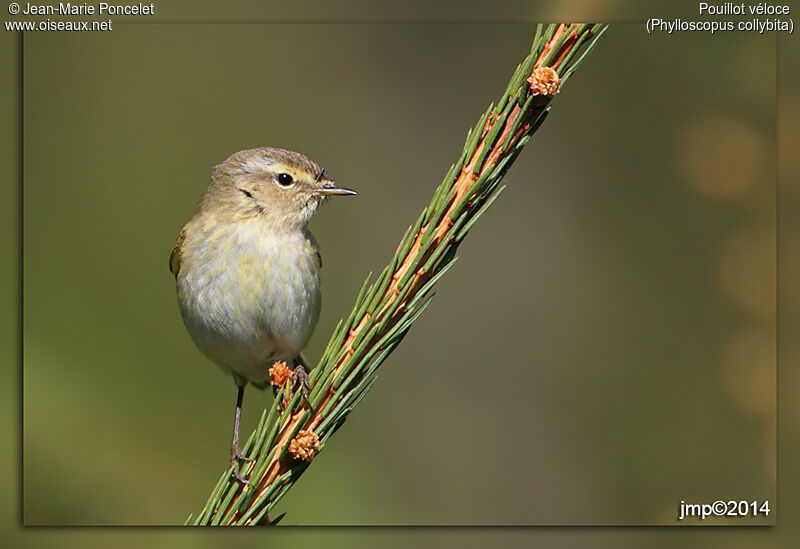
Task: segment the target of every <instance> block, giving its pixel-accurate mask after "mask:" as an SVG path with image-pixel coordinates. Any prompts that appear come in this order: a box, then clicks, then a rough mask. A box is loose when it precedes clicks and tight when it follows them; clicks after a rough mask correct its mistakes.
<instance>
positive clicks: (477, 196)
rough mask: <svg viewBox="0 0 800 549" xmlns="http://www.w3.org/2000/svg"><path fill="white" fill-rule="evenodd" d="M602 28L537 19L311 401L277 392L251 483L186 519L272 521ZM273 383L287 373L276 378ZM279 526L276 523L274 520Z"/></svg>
mask: <svg viewBox="0 0 800 549" xmlns="http://www.w3.org/2000/svg"><path fill="white" fill-rule="evenodd" d="M605 30H606V26H605V25H601V24H595V25H590V24H560V25H555V24H553V25H547V26H544V25H538V26H537V29H536V35H535V37H534V41H533V46H532V48H531V52H530V54H529V55H528V56H527V57H526V58H525V60H524V61H523V62H522V63H521V64H520V65H518V66H517V69H516V71H514V74H513V76H512V77H511V81H510V83H509V84H508V87H507V89H506V90H505V92H504V93H503V95H502V97H501V98H500V101H499V102H498V104H497V105H496V106H494V105H493V106H490V107H489V109H488V110H487V111H486V112H485V113H484V114H483V116H481V118H480V119H479V120H478V123H477V125H476V126H475V128H473V129H472V130H470V131H469V132H468V133H467V140H466V144H465V146H464V149H463V152H462V154H461V157H460V158H459V159H458V162H456V163H455V164H453V165H452V166H451V167H450V170H449V171H448V172H447V175H446V176H445V178H444V181H443V182H442V184H441V185H439V187H438V188H437V189H436V191H435V192H434V194H433V198H432V199H431V202H430V204H428V206H427V207H426V208H425V209H424V210H422V214H420V216H419V218H418V219H417V221H416V223H414V224H413V225H411V226H410V227H409V228H408V230H407V231H406V234H405V235H404V236H403V239H402V240H401V241H400V244H399V245H398V247H397V250H396V252H395V254H394V257H392V260H391V261H390V262H389V265H388V266H386V268H384V269H383V271H381V273H380V275H379V276H378V277H377V279H376V280H375V281H374V282H372V283H370V280H371V278H372V277H371V275H370V276H368V277H367V280H366V281H365V282H364V285H363V287H362V288H361V292H360V293H359V295H358V298H357V299H356V303H355V305H354V307H353V311H352V312H351V313H350V316H349V317H348V318H347V319H346V320H343V321H340V322H339V324H338V325H337V327H336V330H335V331H334V333H333V336H332V337H331V339H330V341H329V343H328V345H327V347H326V349H325V351H324V352H323V354H322V358H320V360H319V363H318V364H317V367H316V368H314V370H313V371H312V372H311V375H310V384H311V390H310V395H309V400H310V402H311V408H309V407H308V405H307V404H306V403H305V402H303V400H302V399H301V395H300V391H297V394H295V395H294V397H293V398H292V399H291V401H289V402H281V399H280V398H278V397H276V398H275V400H274V402H273V404H272V407H271V408H269V410H264V413H263V414H262V416H261V420H260V422H259V423H258V426H257V428H256V430H255V431H254V432H253V433H252V434H251V435H250V438H249V439H248V441H247V443H246V444H245V445H244V446H243V451H244V453H245V454H246V455H249V456H252V457H254V460H253V461H252V462H246V463H244V464H243V465H241V471H240V472H241V474H242V475H243V476H244V477H245V478H248V479H249V481H250V485H248V486H243V485H242V484H240V483H239V482H237V481H236V480H235V479H234V478H233V477H232V476H231V470H230V469H228V470H227V471H225V472H224V473H223V474H222V476H221V477H220V479H219V481H218V482H217V484H216V486H215V487H214V489H213V490H212V492H211V495H210V496H209V498H208V501H207V502H206V505H205V507H204V508H203V510H202V511H201V512H200V514H199V515H198V516H197V517H196V518H195V519H193V520H192V517H191V516H190V517H189V519H188V520H187V523H190V524H195V525H257V524H267V523H268V522H269V520H268V519H267V513H268V512H269V511H270V510H271V509H272V508H273V507H274V506H275V504H276V503H277V502H278V501H279V500H280V498H281V497H282V496H283V495H284V494H285V493H286V492H287V491H288V490H289V489H290V488H291V487H292V486H293V485H294V483H295V481H296V480H297V479H298V478H299V477H300V475H302V474H303V472H304V471H305V470H306V468H307V467H308V466H309V464H310V462H311V459H313V457H314V456H315V455H317V454H318V452H319V451H320V450H321V449H322V448H324V446H325V444H326V443H327V441H328V440H329V439H330V437H331V436H332V435H333V434H334V433H335V432H336V430H337V429H338V428H339V427H341V426H342V424H343V423H344V421H345V419H346V418H347V415H348V414H349V413H350V411H351V410H352V409H353V408H354V407H355V406H356V405H357V404H358V402H359V401H360V400H361V398H362V397H363V396H364V395H365V394H366V392H367V391H369V389H370V387H372V384H373V383H374V382H375V380H376V377H375V375H374V374H375V371H376V370H377V368H378V367H379V366H380V365H381V364H382V363H383V361H384V360H385V359H386V357H388V356H389V354H391V352H392V351H393V350H394V349H395V348H396V347H397V345H399V344H400V342H401V341H402V340H403V337H404V336H405V335H406V333H407V332H408V330H409V328H410V327H411V325H412V324H413V323H414V321H415V320H416V319H417V318H418V317H419V316H420V314H422V312H423V311H424V310H425V308H426V307H427V306H428V305H429V304H430V301H431V298H432V297H433V287H434V285H435V284H436V282H437V281H438V280H439V279H440V278H441V276H442V275H444V273H445V272H447V270H448V269H449V268H450V267H452V265H453V263H454V262H455V260H456V257H455V253H456V250H457V249H458V245H459V244H460V243H461V241H462V240H463V239H464V238H465V237H466V235H467V234H468V232H469V230H470V229H471V228H472V226H473V224H474V223H475V222H476V221H477V220H478V218H479V217H480V216H481V215H482V214H483V213H484V212H485V211H486V210H487V209H488V208H489V206H491V205H492V203H493V202H494V200H495V199H496V198H497V197H498V195H499V194H500V193H501V192H502V191H503V189H504V188H505V187H501V186H500V181H501V180H502V178H503V175H505V173H506V171H507V170H508V169H509V167H510V166H511V164H512V163H513V162H514V160H515V159H516V158H517V155H519V153H520V152H521V151H522V149H523V147H524V146H525V144H526V143H527V142H528V140H529V139H530V137H531V135H533V133H534V132H535V131H536V130H537V129H538V128H539V126H540V125H541V124H542V122H543V121H544V119H545V117H546V116H547V113H548V112H549V110H550V106H549V105H550V101H551V99H552V97H553V95H554V94H555V93H556V92H557V91H558V87H559V86H560V85H561V84H563V83H564V82H565V81H566V80H567V79H568V78H569V77H570V75H571V74H572V73H573V72H574V71H575V70H576V69H577V68H578V67H579V66H580V64H581V63H582V62H583V61H584V59H585V58H586V56H587V55H588V54H589V53H590V52H591V50H592V49H593V48H594V46H595V45H596V43H597V41H598V39H599V38H600V37H601V36H602V34H603V33H604V32H605ZM273 378H274V379H276V380H277V379H279V376H278V375H277V374H276V375H274V376H273ZM275 522H277V521H275Z"/></svg>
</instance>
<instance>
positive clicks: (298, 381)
mask: <svg viewBox="0 0 800 549" xmlns="http://www.w3.org/2000/svg"><path fill="white" fill-rule="evenodd" d="M298 386H299V387H300V392H301V393H302V394H303V400H305V401H306V404H308V406H309V408H310V407H311V402H309V400H308V390H309V388H310V385H309V383H308V373H306V369H305V368H303V365H302V364H298V365H297V366H295V367H294V370H293V372H292V389H291V391H290V394H289V398H291V397H292V395H294V392H295V390H297V387H298Z"/></svg>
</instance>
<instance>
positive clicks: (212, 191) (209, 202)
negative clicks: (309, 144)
mask: <svg viewBox="0 0 800 549" xmlns="http://www.w3.org/2000/svg"><path fill="white" fill-rule="evenodd" d="M355 194H357V193H356V192H355V191H353V190H351V189H348V188H345V187H339V186H337V185H336V184H335V183H334V182H333V180H331V179H330V178H329V177H328V175H327V173H326V172H325V170H324V169H322V168H320V167H319V166H318V165H317V164H316V163H315V162H312V161H311V160H309V159H308V158H307V157H306V156H304V155H302V154H300V153H297V152H293V151H287V150H285V149H276V148H272V147H262V148H258V149H248V150H244V151H239V152H236V153H234V154H232V155H231V156H229V157H228V158H227V159H226V160H225V161H224V162H222V163H220V164H218V165H217V166H215V167H214V171H213V173H212V175H211V182H210V183H209V186H208V189H207V191H206V194H205V196H204V197H203V199H202V200H201V202H200V208H201V209H208V208H214V209H215V210H218V209H220V208H221V209H222V211H224V212H225V213H226V214H230V215H231V216H232V217H233V216H244V217H249V216H263V217H264V219H266V220H268V221H269V222H270V223H274V224H275V226H276V227H285V228H287V229H298V228H302V227H304V226H305V225H306V224H307V223H308V222H309V220H310V219H311V216H312V215H314V212H316V211H317V207H319V205H320V203H321V202H322V201H323V200H325V199H326V198H328V197H329V196H350V195H355Z"/></svg>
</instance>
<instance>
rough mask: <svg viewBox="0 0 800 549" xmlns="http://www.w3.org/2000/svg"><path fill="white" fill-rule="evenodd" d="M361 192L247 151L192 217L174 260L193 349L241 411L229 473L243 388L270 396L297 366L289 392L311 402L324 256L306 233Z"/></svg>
mask: <svg viewBox="0 0 800 549" xmlns="http://www.w3.org/2000/svg"><path fill="white" fill-rule="evenodd" d="M356 194H358V193H356V191H354V190H352V189H349V188H347V187H341V186H338V185H336V183H335V182H334V181H333V180H332V179H330V177H329V176H328V173H327V172H326V171H325V169H323V168H321V167H320V166H319V165H318V164H317V163H315V162H313V161H312V160H310V159H309V158H308V157H306V156H304V155H302V154H300V153H298V152H294V151H289V150H286V149H280V148H273V147H260V148H254V149H247V150H242V151H239V152H236V153H233V154H232V155H230V156H229V157H228V158H227V159H226V160H224V161H223V162H221V163H219V164H217V165H216V166H215V167H214V168H213V170H212V173H211V178H210V181H209V183H208V187H207V188H206V190H205V192H204V194H203V195H202V197H201V199H200V201H199V203H198V205H197V208H196V211H195V213H194V216H193V217H192V218H191V219H190V220H189V222H188V223H186V225H185V226H184V227H183V229H181V231H180V233H179V235H178V238H177V240H176V242H175V245H174V247H173V248H172V252H171V253H170V257H169V267H170V271H171V272H172V274H173V275H174V276H175V282H176V288H177V296H178V304H179V307H180V312H181V317H182V319H183V323H184V325H185V326H186V329H187V331H188V332H189V335H190V336H191V338H192V340H193V341H194V343H195V344H196V345H197V347H198V348H199V349H200V351H202V353H203V354H205V355H206V356H207V357H208V358H209V359H210V360H211V361H212V362H213V363H215V364H216V365H217V366H219V367H220V368H221V369H222V370H223V371H224V372H226V373H228V374H230V375H231V376H232V377H233V381H234V383H235V385H236V390H237V396H236V408H235V415H234V426H233V438H232V441H231V453H230V464H231V472H232V475H233V476H234V477H235V478H236V479H237V480H238V481H240V482H242V483H244V484H247V480H246V479H244V478H243V477H242V476H241V474H240V473H239V471H238V460H244V461H250V460H251V458H249V457H247V456H244V455H243V454H242V452H241V448H240V446H239V420H240V416H241V413H242V401H243V398H244V390H245V387H246V386H247V385H248V384H250V385H253V386H254V387H256V388H259V389H262V390H263V389H265V388H266V387H267V386H269V384H270V376H269V373H268V367H269V365H270V364H272V363H274V362H277V361H285V362H286V363H291V364H293V365H294V368H293V374H292V382H291V390H294V389H295V388H296V387H300V390H301V391H303V395H304V397H305V398H306V401H307V395H308V393H307V390H308V371H307V370H308V365H307V363H306V361H305V359H304V358H303V357H302V355H301V351H302V349H303V348H304V347H305V345H306V344H307V343H308V340H309V338H310V337H311V334H312V332H313V330H314V327H315V326H316V324H317V320H318V319H319V312H320V304H321V291H320V269H321V268H322V256H321V254H320V248H319V245H318V244H317V241H316V240H315V239H314V236H313V235H312V234H311V232H310V231H309V230H308V227H307V225H308V223H309V221H310V220H311V217H312V216H313V215H314V213H315V212H316V211H317V208H318V207H319V206H320V204H321V203H322V202H324V201H325V200H326V199H327V198H329V197H334V196H352V195H356Z"/></svg>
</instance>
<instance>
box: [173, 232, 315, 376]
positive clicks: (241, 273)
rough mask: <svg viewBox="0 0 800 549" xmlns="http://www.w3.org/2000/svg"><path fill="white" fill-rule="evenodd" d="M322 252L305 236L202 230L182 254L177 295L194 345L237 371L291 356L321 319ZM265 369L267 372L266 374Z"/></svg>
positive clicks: (289, 233) (310, 237)
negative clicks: (243, 364)
mask: <svg viewBox="0 0 800 549" xmlns="http://www.w3.org/2000/svg"><path fill="white" fill-rule="evenodd" d="M318 258H319V252H318V248H317V245H316V243H315V242H314V239H313V237H312V236H311V234H310V233H308V232H307V231H292V232H276V231H272V230H268V229H265V227H263V226H260V225H259V224H258V223H256V222H241V223H240V224H236V225H232V226H221V227H213V228H206V230H205V231H199V232H198V235H196V236H195V237H187V239H186V241H185V242H184V247H183V249H182V260H181V271H180V273H179V276H178V297H179V301H180V302H181V311H182V313H183V317H184V321H185V323H186V325H187V328H188V329H189V332H190V333H191V334H192V337H193V338H194V339H195V342H197V344H198V346H199V347H200V348H201V350H203V351H204V352H205V353H206V354H207V355H208V356H210V357H211V358H212V359H213V360H214V361H215V362H217V363H218V364H220V365H221V366H223V367H227V368H231V369H233V370H234V371H237V370H239V369H241V368H242V367H243V366H242V365H241V364H240V363H259V364H256V365H249V366H248V367H250V368H256V367H258V368H263V367H264V366H265V365H267V364H268V363H269V362H270V361H272V360H279V359H281V360H289V359H292V358H294V357H295V356H296V355H297V354H298V353H299V352H300V350H301V349H302V348H303V347H304V346H305V344H306V343H307V342H308V339H309V338H310V337H311V333H312V331H313V329H314V326H315V325H316V322H317V319H318V317H319V309H320V279H319V259H318ZM264 371H266V370H264Z"/></svg>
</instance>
